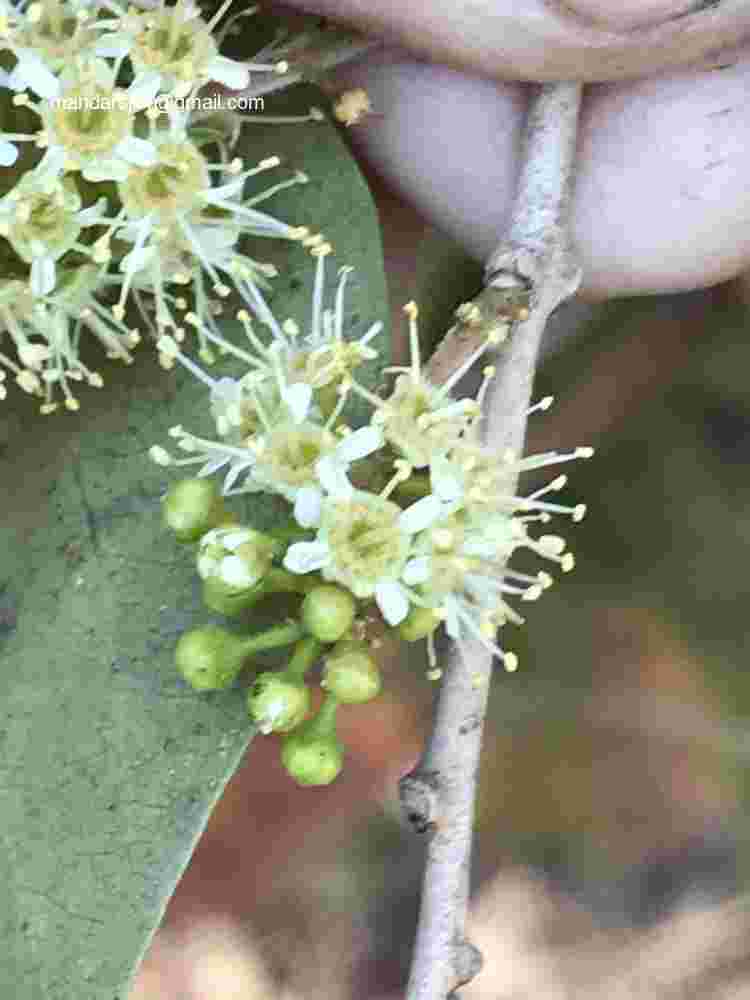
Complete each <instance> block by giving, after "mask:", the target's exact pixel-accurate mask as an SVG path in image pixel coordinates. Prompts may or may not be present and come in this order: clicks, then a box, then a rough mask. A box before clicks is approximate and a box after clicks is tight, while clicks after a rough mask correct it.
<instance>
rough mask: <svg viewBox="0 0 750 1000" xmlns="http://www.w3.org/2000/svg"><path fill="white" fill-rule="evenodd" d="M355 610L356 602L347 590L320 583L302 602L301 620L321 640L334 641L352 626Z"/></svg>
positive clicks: (311, 633)
mask: <svg viewBox="0 0 750 1000" xmlns="http://www.w3.org/2000/svg"><path fill="white" fill-rule="evenodd" d="M356 611H357V602H356V601H355V599H354V597H353V596H352V595H351V594H350V593H349V591H348V590H344V588H343V587H337V586H335V584H322V585H321V586H320V587H315V588H314V589H313V590H311V591H310V593H309V594H308V595H307V597H306V598H305V599H304V601H303V602H302V622H303V624H304V626H305V628H306V629H307V631H308V632H309V633H310V635H313V636H315V638H316V639H319V640H320V641H321V642H336V641H337V640H338V639H340V638H341V637H342V636H344V635H346V633H347V632H348V631H349V629H350V628H351V627H352V624H353V623H354V615H355V614H356Z"/></svg>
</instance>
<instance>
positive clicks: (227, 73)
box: [207, 56, 250, 90]
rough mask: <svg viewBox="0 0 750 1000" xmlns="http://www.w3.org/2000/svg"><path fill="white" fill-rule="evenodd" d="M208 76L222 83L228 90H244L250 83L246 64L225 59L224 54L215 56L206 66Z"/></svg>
mask: <svg viewBox="0 0 750 1000" xmlns="http://www.w3.org/2000/svg"><path fill="white" fill-rule="evenodd" d="M207 71H208V77H209V79H210V80H215V81H216V82H217V83H223V84H224V86H225V87H228V88H229V89H230V90H244V89H245V87H247V86H249V84H250V72H249V70H248V68H247V66H243V65H242V64H241V63H238V62H235V61H234V59H227V58H226V56H216V57H215V58H214V59H212V60H211V62H210V63H209V64H208V67H207Z"/></svg>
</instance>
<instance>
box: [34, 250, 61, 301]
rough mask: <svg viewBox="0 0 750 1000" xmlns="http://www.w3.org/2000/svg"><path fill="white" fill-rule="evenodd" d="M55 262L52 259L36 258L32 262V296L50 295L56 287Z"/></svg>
mask: <svg viewBox="0 0 750 1000" xmlns="http://www.w3.org/2000/svg"><path fill="white" fill-rule="evenodd" d="M55 283H56V279H55V262H54V260H53V259H52V258H51V257H35V258H34V260H33V261H32V262H31V293H32V295H36V296H42V295H49V293H50V292H51V291H52V289H53V288H54V287H55Z"/></svg>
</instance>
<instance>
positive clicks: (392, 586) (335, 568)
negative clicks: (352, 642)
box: [284, 488, 442, 625]
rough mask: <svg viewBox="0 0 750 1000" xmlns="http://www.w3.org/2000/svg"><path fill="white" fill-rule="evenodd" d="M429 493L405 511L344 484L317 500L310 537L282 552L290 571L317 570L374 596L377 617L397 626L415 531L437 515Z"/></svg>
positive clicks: (407, 597) (406, 597)
mask: <svg viewBox="0 0 750 1000" xmlns="http://www.w3.org/2000/svg"><path fill="white" fill-rule="evenodd" d="M441 509H442V508H441V504H440V502H439V501H438V500H437V499H436V498H435V497H432V496H427V497H423V498H422V499H421V500H417V501H416V503H414V504H412V505H411V506H410V507H408V508H407V509H406V510H403V511H402V510H401V508H400V507H398V506H397V505H396V504H394V503H392V502H391V501H390V500H388V499H385V498H384V497H382V496H379V495H377V494H374V493H367V492H364V491H362V490H353V489H351V488H346V489H345V490H344V492H343V494H341V495H339V496H335V495H333V496H327V497H325V498H324V499H323V501H322V504H321V512H320V524H319V528H318V533H317V537H316V539H315V541H312V542H296V543H295V544H294V545H290V546H289V548H288V549H287V552H286V555H285V556H284V566H285V567H286V568H287V569H288V570H290V571H291V572H292V573H311V572H313V571H315V570H320V571H321V573H322V575H323V577H324V578H325V579H327V580H332V581H335V582H337V583H340V584H342V585H343V586H345V587H347V588H348V589H349V590H351V592H352V593H353V594H354V595H355V597H358V598H368V597H374V598H375V602H376V604H377V606H378V608H379V609H380V611H381V613H382V615H383V617H384V618H385V620H386V621H387V622H388V624H390V625H397V624H398V623H399V622H401V621H403V619H404V618H405V617H406V616H407V614H408V612H409V604H410V601H411V600H412V597H413V594H412V592H411V591H410V590H409V588H408V587H407V586H406V585H405V584H404V583H403V582H402V578H403V573H404V569H405V567H406V565H407V563H408V561H409V556H410V553H411V549H412V544H413V539H414V536H415V535H418V534H419V533H420V532H422V531H424V530H425V529H426V528H428V527H429V526H430V525H431V524H432V523H434V521H436V520H437V518H439V516H440V514H441Z"/></svg>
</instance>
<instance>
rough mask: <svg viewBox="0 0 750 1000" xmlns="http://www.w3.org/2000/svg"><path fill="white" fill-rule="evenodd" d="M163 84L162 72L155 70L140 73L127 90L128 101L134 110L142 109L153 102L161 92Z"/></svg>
mask: <svg viewBox="0 0 750 1000" xmlns="http://www.w3.org/2000/svg"><path fill="white" fill-rule="evenodd" d="M160 86H161V73H157V72H155V71H153V70H151V71H149V72H146V73H139V74H138V75H137V76H136V78H135V80H133V82H132V83H131V84H130V86H129V87H128V90H127V94H128V103H129V104H130V106H131V109H132V110H133V111H142V110H143V108H147V107H148V106H149V104H153V102H154V98H155V97H156V95H157V94H158V93H159V87H160Z"/></svg>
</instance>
